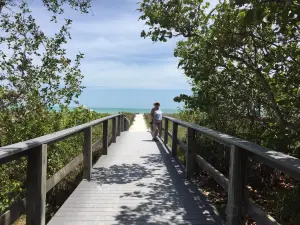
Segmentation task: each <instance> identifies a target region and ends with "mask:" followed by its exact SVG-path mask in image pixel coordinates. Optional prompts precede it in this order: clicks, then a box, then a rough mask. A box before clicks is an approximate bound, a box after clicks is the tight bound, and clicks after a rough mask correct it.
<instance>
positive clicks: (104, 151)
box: [102, 120, 108, 155]
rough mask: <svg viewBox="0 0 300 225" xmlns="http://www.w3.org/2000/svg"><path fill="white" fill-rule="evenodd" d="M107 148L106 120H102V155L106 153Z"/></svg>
mask: <svg viewBox="0 0 300 225" xmlns="http://www.w3.org/2000/svg"><path fill="white" fill-rule="evenodd" d="M107 149H108V120H105V121H104V122H103V153H102V154H103V155H107Z"/></svg>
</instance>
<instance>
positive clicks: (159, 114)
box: [154, 109, 162, 121]
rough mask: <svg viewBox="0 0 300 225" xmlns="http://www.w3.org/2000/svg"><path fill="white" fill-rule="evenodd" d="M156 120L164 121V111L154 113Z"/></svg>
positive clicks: (158, 110)
mask: <svg viewBox="0 0 300 225" xmlns="http://www.w3.org/2000/svg"><path fill="white" fill-rule="evenodd" d="M154 119H155V121H162V111H161V110H160V109H157V110H155V111H154Z"/></svg>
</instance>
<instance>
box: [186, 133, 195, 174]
mask: <svg viewBox="0 0 300 225" xmlns="http://www.w3.org/2000/svg"><path fill="white" fill-rule="evenodd" d="M196 144H197V143H196V132H195V130H194V129H192V128H190V127H189V128H188V129H187V150H186V152H185V163H186V166H185V168H186V170H185V176H186V179H190V178H191V177H192V176H193V174H194V171H195V160H196Z"/></svg>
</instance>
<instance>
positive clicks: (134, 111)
mask: <svg viewBox="0 0 300 225" xmlns="http://www.w3.org/2000/svg"><path fill="white" fill-rule="evenodd" d="M89 109H92V110H94V111H95V112H101V113H119V112H131V113H150V111H151V109H131V108H89ZM161 111H162V112H164V113H177V112H178V110H177V109H161Z"/></svg>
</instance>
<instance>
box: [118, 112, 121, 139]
mask: <svg viewBox="0 0 300 225" xmlns="http://www.w3.org/2000/svg"><path fill="white" fill-rule="evenodd" d="M121 119H122V118H121V115H119V116H118V128H117V136H120V135H121Z"/></svg>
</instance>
